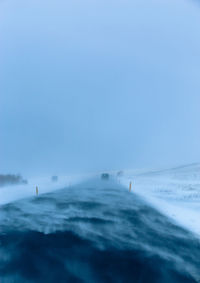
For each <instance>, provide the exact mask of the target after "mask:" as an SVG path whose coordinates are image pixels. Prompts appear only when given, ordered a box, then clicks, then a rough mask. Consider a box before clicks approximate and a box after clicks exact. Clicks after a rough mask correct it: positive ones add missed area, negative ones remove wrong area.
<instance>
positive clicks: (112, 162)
mask: <svg viewBox="0 0 200 283" xmlns="http://www.w3.org/2000/svg"><path fill="white" fill-rule="evenodd" d="M199 31H200V9H199V6H198V5H197V3H195V2H192V1H184V0H177V1H176V0H173V1H172V0H168V1H166V0H164V1H158V0H149V1H142V0H137V1H136V0H135V1H134V0H115V1H108V0H103V1H102V0H101V1H100V0H99V1H97V0H96V1H94V0H93V1H92V0H85V1H81V0H74V1H64V0H58V1H45V0H44V1H39V0H34V1H33V0H30V1H25V0H21V1H18V0H17V1H14V0H12V1H11V0H4V1H0V172H1V173H9V172H14V173H18V172H19V173H22V174H27V175H37V174H46V173H50V174H54V173H55V174H57V173H60V172H62V173H71V172H83V171H96V170H109V169H121V168H122V169H123V168H139V167H150V166H151V167H152V166H168V164H181V163H190V162H195V161H199V160H200V146H199V141H200V111H199V109H200V32H199Z"/></svg>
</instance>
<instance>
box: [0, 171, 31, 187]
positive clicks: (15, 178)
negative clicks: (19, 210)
mask: <svg viewBox="0 0 200 283" xmlns="http://www.w3.org/2000/svg"><path fill="white" fill-rule="evenodd" d="M27 183H28V182H27V180H24V179H23V178H22V176H21V175H14V174H6V175H2V174H0V186H1V187H2V186H6V185H18V184H27Z"/></svg>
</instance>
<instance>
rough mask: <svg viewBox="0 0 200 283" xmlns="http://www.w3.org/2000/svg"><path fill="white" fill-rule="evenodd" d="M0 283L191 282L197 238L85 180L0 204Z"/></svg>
mask: <svg viewBox="0 0 200 283" xmlns="http://www.w3.org/2000/svg"><path fill="white" fill-rule="evenodd" d="M0 215H1V216H0V231H1V234H0V243H1V245H0V278H1V282H6V283H7V282H148V283H149V282H159V283H160V282H180V283H183V282H198V281H199V279H200V272H199V266H200V258H199V254H200V243H199V241H198V240H197V239H196V238H194V236H193V235H192V234H191V233H189V232H187V231H185V230H184V229H181V228H179V227H177V226H175V225H174V224H172V223H171V222H170V221H169V220H168V219H167V218H166V217H165V216H163V215H162V214H160V213H158V212H157V211H156V210H154V209H152V208H151V207H149V206H148V205H147V204H146V203H145V202H144V201H143V200H142V199H140V198H139V197H137V196H136V195H134V194H131V193H129V192H128V191H126V190H124V187H122V186H120V185H119V184H116V183H114V182H111V181H99V180H93V181H90V182H86V183H83V184H82V185H77V186H74V187H71V188H66V189H62V190H59V191H56V192H54V193H48V194H43V195H41V196H38V197H32V198H29V199H24V200H21V201H17V202H15V203H10V204H6V205H4V206H1V208H0Z"/></svg>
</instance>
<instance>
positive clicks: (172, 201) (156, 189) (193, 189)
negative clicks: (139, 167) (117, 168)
mask: <svg viewBox="0 0 200 283" xmlns="http://www.w3.org/2000/svg"><path fill="white" fill-rule="evenodd" d="M120 179H121V182H123V184H124V185H125V186H126V187H127V190H128V187H129V183H130V182H132V193H135V194H138V195H140V196H141V197H143V198H144V199H145V200H146V201H147V202H148V203H149V204H151V205H152V206H154V207H155V208H156V209H158V210H159V211H160V212H162V213H163V214H165V215H167V216H168V217H170V218H171V219H172V220H173V221H174V222H176V223H177V224H179V225H181V226H182V227H184V228H186V229H188V230H190V231H191V232H193V233H195V234H196V235H197V236H198V237H200V164H199V163H195V164H191V165H186V166H179V167H176V168H172V169H168V170H161V171H152V172H147V173H134V172H133V171H132V172H131V171H125V172H124V174H123V177H121V178H120Z"/></svg>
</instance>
